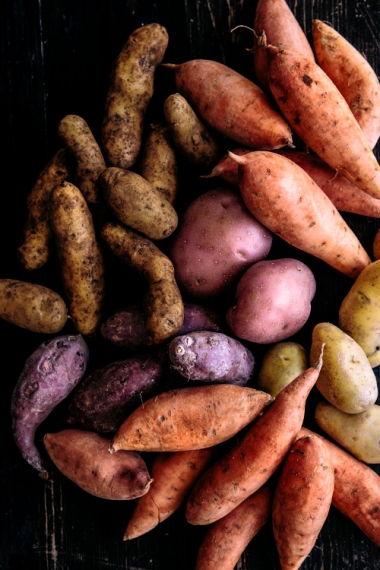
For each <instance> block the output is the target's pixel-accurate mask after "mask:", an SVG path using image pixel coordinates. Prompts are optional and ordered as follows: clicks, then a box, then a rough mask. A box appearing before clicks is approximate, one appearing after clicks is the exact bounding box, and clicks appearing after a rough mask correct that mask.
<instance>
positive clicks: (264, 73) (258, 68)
mask: <svg viewBox="0 0 380 570" xmlns="http://www.w3.org/2000/svg"><path fill="white" fill-rule="evenodd" d="M253 27H254V31H255V35H256V41H255V45H254V48H253V49H252V52H253V62H254V69H255V77H256V80H257V82H258V84H259V85H260V87H261V88H262V89H264V90H265V91H269V83H268V53H267V51H266V49H265V48H264V49H263V48H262V47H260V46H261V45H263V44H264V46H265V43H266V42H267V43H269V44H271V45H274V46H278V47H280V48H286V49H288V50H290V51H294V52H297V53H302V54H303V55H304V56H305V57H308V58H309V59H311V60H312V61H314V54H313V50H312V49H311V46H310V44H309V42H308V39H307V37H306V35H305V33H304V31H303V30H302V28H301V26H300V25H299V23H298V22H297V20H296V18H295V16H294V14H293V12H292V11H291V10H290V8H289V6H288V4H287V3H286V1H285V0H259V1H258V3H257V6H256V12H255V20H254V25H253ZM264 38H265V39H264Z"/></svg>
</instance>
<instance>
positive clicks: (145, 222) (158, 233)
mask: <svg viewBox="0 0 380 570" xmlns="http://www.w3.org/2000/svg"><path fill="white" fill-rule="evenodd" d="M99 181H100V184H101V186H102V189H103V197H104V200H105V202H106V203H107V205H108V207H109V208H110V210H111V211H112V212H113V214H114V215H115V216H116V218H117V219H118V220H119V221H120V222H122V223H123V224H124V225H126V226H128V227H130V228H132V229H134V230H136V231H138V232H140V233H142V234H144V235H145V236H146V237H148V238H149V239H153V240H159V239H164V238H167V237H168V236H170V234H172V233H173V232H174V230H175V229H176V227H177V224H178V217H177V213H176V211H175V209H174V208H173V206H172V205H171V204H170V202H168V200H166V198H164V197H163V196H162V195H161V194H160V192H159V191H158V190H156V189H155V188H154V187H153V186H152V185H151V184H150V183H149V182H148V181H147V180H145V179H144V178H143V177H142V176H140V175H139V174H136V173H135V172H131V171H129V170H123V169H122V168H116V167H111V168H107V169H106V170H104V172H102V174H101V175H100V177H99Z"/></svg>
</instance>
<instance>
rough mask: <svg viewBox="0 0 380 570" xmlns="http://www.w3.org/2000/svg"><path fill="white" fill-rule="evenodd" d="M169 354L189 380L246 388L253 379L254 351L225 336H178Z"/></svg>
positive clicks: (191, 334) (194, 334)
mask: <svg viewBox="0 0 380 570" xmlns="http://www.w3.org/2000/svg"><path fill="white" fill-rule="evenodd" d="M168 351H169V358H170V362H171V365H172V367H173V368H174V370H177V372H179V373H180V374H181V375H182V376H184V377H185V378H187V379H188V380H201V381H203V382H228V383H232V384H236V385H237V386H245V385H246V384H247V383H248V382H249V381H250V380H251V378H252V376H253V370H254V366H255V358H254V356H253V354H252V352H251V351H250V350H249V349H248V348H246V347H245V346H244V345H243V344H242V343H241V342H239V341H238V340H236V339H234V338H232V337H231V336H228V335H226V334H223V333H217V332H210V331H194V332H192V333H188V334H185V335H180V336H176V337H175V338H173V340H172V341H171V342H170V344H169V349H168Z"/></svg>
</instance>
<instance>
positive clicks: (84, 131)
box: [58, 115, 106, 204]
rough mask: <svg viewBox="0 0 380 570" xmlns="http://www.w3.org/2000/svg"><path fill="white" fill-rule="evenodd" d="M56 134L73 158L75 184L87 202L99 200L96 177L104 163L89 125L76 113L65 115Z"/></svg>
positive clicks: (93, 202) (103, 167)
mask: <svg viewBox="0 0 380 570" xmlns="http://www.w3.org/2000/svg"><path fill="white" fill-rule="evenodd" d="M58 135H59V137H60V139H61V141H62V143H63V144H64V145H65V148H66V149H67V151H68V152H69V153H70V154H71V156H72V157H73V158H74V160H75V164H76V168H75V178H74V182H75V185H76V186H78V188H79V190H80V191H81V192H82V194H83V196H84V197H85V199H86V200H87V202H88V203H89V204H97V203H98V202H99V201H100V190H99V186H98V177H99V174H100V173H101V172H103V170H105V168H106V163H105V160H104V158H103V155H102V151H101V150H100V148H99V145H98V143H97V142H96V140H95V137H94V135H93V134H92V132H91V130H90V127H89V126H88V124H87V123H86V121H85V120H84V119H82V117H79V116H78V115H66V117H64V118H63V119H61V120H60V122H59V124H58Z"/></svg>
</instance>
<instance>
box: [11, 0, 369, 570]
mask: <svg viewBox="0 0 380 570" xmlns="http://www.w3.org/2000/svg"><path fill="white" fill-rule="evenodd" d="M289 5H290V7H291V8H292V10H293V11H294V14H295V15H296V17H297V19H298V20H299V22H300V23H301V25H302V26H303V28H304V30H305V32H306V34H307V36H308V37H309V39H310V34H311V22H312V19H313V18H318V19H321V20H325V21H328V22H330V23H331V24H332V25H333V26H334V27H335V28H336V29H337V30H338V31H339V32H341V33H342V34H343V35H344V36H345V37H346V38H347V39H348V40H349V41H350V42H351V43H353V44H354V45H355V47H356V48H358V49H359V50H360V51H361V52H363V53H364V54H365V55H366V56H367V59H368V61H369V62H370V63H371V65H372V66H373V67H374V68H375V70H376V72H377V74H378V75H379V74H380V37H379V30H380V5H379V2H377V1H376V0H363V1H354V0H323V1H322V0H313V2H311V1H310V0H289ZM255 7H256V1H255V0H240V1H239V0H201V1H198V2H197V1H195V0H183V1H182V2H179V1H175V0H171V1H169V0H156V1H154V2H144V1H141V0H126V1H124V2H121V1H120V0H107V1H102V0H92V1H91V2H90V1H85V0H82V1H77V0H66V1H64V2H60V1H58V0H13V1H11V0H5V1H3V2H2V3H1V7H0V43H1V58H0V73H1V77H0V94H1V104H0V114H1V134H2V136H3V144H2V145H1V146H2V151H1V155H0V156H1V171H2V183H1V186H2V190H1V196H2V207H1V214H2V223H1V224H0V231H1V239H0V244H1V248H0V251H1V254H0V255H1V258H0V259H1V264H0V268H1V274H0V277H8V278H15V279H23V280H26V281H27V280H31V281H34V282H38V283H42V284H44V285H47V286H49V287H52V288H54V289H56V290H58V291H61V284H60V280H59V273H58V271H57V266H56V261H54V260H52V261H51V262H49V264H48V266H47V267H45V268H43V269H41V270H39V271H37V272H36V273H33V274H32V275H31V274H28V273H26V271H25V270H23V268H22V267H20V265H19V264H18V262H17V260H16V255H15V253H16V249H17V246H18V244H19V241H20V237H21V232H22V227H23V222H24V215H25V199H26V196H27V193H28V192H29V190H30V188H31V186H32V184H33V183H34V181H35V179H36V177H37V176H38V174H39V172H40V171H41V170H42V168H43V166H44V165H45V164H46V162H47V160H48V159H49V158H50V157H51V156H52V154H53V153H54V152H55V151H56V150H57V147H58V137H57V124H58V122H59V120H60V119H61V118H62V117H64V116H65V115H66V114H68V113H74V114H78V115H81V116H82V117H83V118H85V119H86V121H87V122H88V123H89V125H90V127H91V128H92V130H93V132H94V134H95V135H96V136H98V134H99V127H100V122H101V118H102V113H103V107H104V101H105V95H106V90H107V87H108V77H109V72H110V68H111V64H112V62H113V60H114V58H115V57H116V55H117V54H118V52H119V51H120V49H121V47H122V45H123V44H124V42H125V41H126V39H127V37H128V35H129V34H130V33H131V32H132V31H133V30H134V29H135V28H137V27H139V26H141V25H143V24H146V23H149V22H159V23H161V24H162V25H164V26H166V28H167V30H168V32H169V37H170V43H169V47H168V50H167V53H166V55H165V61H166V62H182V61H185V60H187V59H192V58H209V59H216V60H218V61H221V62H223V63H225V64H227V65H229V66H231V67H233V68H235V69H236V70H237V71H239V72H241V73H243V74H245V75H247V76H248V77H250V78H252V79H254V77H253V72H252V59H251V54H249V53H248V52H247V51H246V49H245V48H246V47H250V45H251V43H252V36H251V33H250V32H249V31H248V30H244V29H240V30H237V31H235V32H234V33H230V30H231V29H232V28H233V27H234V26H237V25H239V24H244V25H247V26H252V24H253V18H254V13H255ZM172 90H173V85H172V84H171V80H170V77H169V75H168V73H166V72H164V70H160V71H159V72H158V74H157V94H156V96H155V101H156V102H155V104H152V109H151V114H152V117H154V116H155V113H157V114H158V115H159V113H160V111H161V104H162V101H163V99H164V97H165V96H166V95H167V94H169V93H170V92H172ZM376 152H377V151H376ZM377 154H378V153H377ZM210 184H211V183H210V182H209V181H208V182H207V181H200V179H199V176H198V174H197V173H196V172H194V169H190V170H189V171H188V172H184V174H183V176H182V180H181V188H180V193H181V200H182V202H180V204H182V208H183V207H184V206H185V205H186V203H188V202H189V201H190V200H191V199H193V198H194V197H195V196H196V195H197V194H199V193H201V192H203V191H204V190H205V189H207V188H208V187H209V185H210ZM180 208H181V206H180ZM344 217H345V219H346V220H347V221H348V223H349V224H350V226H351V227H352V228H353V229H354V231H355V232H356V233H357V235H358V236H359V238H360V239H361V241H362V243H363V244H364V246H365V247H366V249H367V250H368V252H369V253H371V248H372V241H373V238H374V235H375V232H376V230H377V228H378V227H380V220H373V219H369V218H359V217H358V216H354V215H345V216H344ZM271 256H272V258H274V257H279V256H284V257H285V256H298V257H299V258H300V259H302V260H303V261H305V262H306V263H307V264H308V265H309V267H310V268H311V269H312V270H313V271H314V273H315V276H316V279H317V294H316V297H315V299H314V301H313V309H312V314H311V317H310V321H309V323H308V324H307V325H306V326H305V327H304V329H303V330H302V331H301V332H300V333H299V334H298V335H297V336H296V340H298V341H299V342H301V344H303V345H304V346H305V347H308V346H309V343H310V333H311V330H312V327H313V326H314V324H316V323H317V322H319V321H323V320H326V321H330V322H333V323H335V324H337V314H338V308H339V305H340V302H341V300H342V298H343V296H344V294H345V293H346V292H347V291H348V289H349V287H350V285H351V282H350V281H349V280H348V278H345V277H343V276H341V275H338V274H337V272H336V271H334V270H332V269H330V268H328V267H326V266H325V265H324V264H323V263H321V262H319V261H317V260H314V259H310V257H308V256H305V255H302V254H301V253H299V254H298V252H297V253H296V252H295V251H294V250H292V249H291V248H290V247H288V246H285V245H284V244H282V243H280V242H278V241H276V240H275V243H274V247H273V250H272V252H271ZM129 278H130V275H129V273H128V272H127V271H125V270H124V269H123V268H122V267H121V266H120V265H116V269H115V271H114V276H113V279H114V280H113V283H112V286H111V289H112V293H113V296H112V302H111V304H110V305H109V306H108V310H111V308H114V307H116V305H117V303H121V302H122V301H123V302H124V303H125V302H128V301H130V300H131V294H132V293H133V291H132V289H133V288H132V286H131V285H130V283H129ZM112 303H113V305H112ZM0 335H1V336H0V338H1V351H0V354H1V364H2V373H1V392H2V397H1V401H0V405H1V417H2V426H3V428H2V429H3V432H2V437H1V441H2V445H1V467H0V469H1V499H0V570H21V569H23V570H87V569H89V568H91V570H111V569H112V570H122V569H125V570H150V569H154V570H171V569H178V568H181V569H182V570H191V569H192V568H193V567H194V562H195V559H196V554H197V549H198V546H199V544H200V542H201V540H202V536H203V534H204V530H205V529H204V528H196V527H191V526H190V525H188V524H186V522H185V520H184V513H183V510H181V511H180V512H178V513H176V514H175V515H174V516H173V517H172V518H170V519H168V520H167V521H166V522H164V523H162V525H161V526H159V527H158V528H156V529H155V530H154V531H151V532H150V533H149V534H148V535H146V536H144V537H142V538H140V539H136V540H134V541H131V542H130V543H125V542H123V541H122V535H123V532H124V529H125V526H126V523H127V521H128V517H129V515H130V513H131V509H132V505H131V503H129V502H128V503H122V502H111V501H110V502H108V501H103V500H100V499H96V498H94V497H92V496H90V495H88V494H86V493H84V492H83V491H81V490H80V489H79V488H77V487H76V486H75V485H74V484H72V483H71V482H70V481H68V480H67V479H65V478H64V477H62V476H61V475H60V474H59V473H58V472H57V471H55V470H54V469H52V473H51V478H50V479H49V480H48V481H47V482H46V481H43V480H41V479H40V478H39V477H38V475H37V473H36V472H35V471H33V470H32V468H30V467H29V466H28V465H27V464H26V463H25V462H24V461H23V459H22V458H21V457H20V454H19V452H18V450H17V449H16V446H15V444H14V442H13V437H12V433H11V425H10V412H9V404H10V397H11V393H12V390H13V387H14V385H15V382H16V380H17V378H18V376H19V374H20V372H21V370H22V368H23V365H24V362H25V360H26V358H27V356H29V354H31V352H32V351H33V350H35V348H37V346H38V345H39V344H40V343H41V342H42V341H43V340H45V338H43V337H41V336H39V335H35V334H32V333H29V332H27V331H23V330H20V329H18V328H17V327H15V326H13V325H11V324H9V323H6V322H0ZM89 345H90V350H91V354H92V360H91V367H92V368H95V367H97V366H98V365H100V364H105V363H106V362H108V361H110V359H111V358H115V359H116V358H117V357H120V354H118V355H116V353H115V352H112V351H111V350H110V349H109V347H104V344H102V342H101V339H99V338H92V339H89ZM314 403H315V402H314V401H313V398H311V401H310V403H309V406H310V409H309V410H308V415H307V421H308V422H309V425H311V426H313V420H312V406H313V405H314ZM54 418H56V419H54ZM59 418H60V416H59V411H57V412H56V414H55V416H54V417H53V419H50V420H48V421H47V423H46V425H45V426H43V429H45V430H46V431H47V430H48V429H51V428H53V429H54V428H55V427H59V425H60V423H59V422H60V419H59ZM313 427H314V426H313ZM41 433H43V430H42V431H41ZM40 443H41V442H40ZM374 469H375V470H377V472H379V467H378V466H377V467H374ZM379 506H380V505H379ZM237 568H239V570H253V569H255V570H264V569H265V570H272V569H273V570H275V569H278V568H279V565H278V562H277V558H276V554H275V549H274V543H273V538H272V535H271V530H270V527H269V525H267V526H266V527H265V528H264V529H262V531H260V533H259V535H258V536H257V537H256V538H255V539H254V540H253V541H252V543H251V544H250V545H249V547H248V548H247V550H246V552H245V553H244V555H243V556H242V558H241V560H240V561H239V564H238V566H237ZM303 568H304V569H305V570H322V569H323V570H330V569H331V570H332V569H334V570H337V569H343V568H350V570H376V569H380V549H379V548H378V547H376V546H375V545H374V544H373V543H371V541H370V540H369V539H367V538H366V537H365V536H364V535H363V533H362V532H361V531H359V530H358V529H357V528H356V527H355V526H354V525H353V524H352V523H351V522H350V521H349V520H348V519H346V518H344V517H343V516H342V515H340V513H339V512H337V511H335V510H334V509H332V510H331V513H330V515H329V517H328V520H327V522H326V524H325V526H324V528H323V530H322V532H321V535H320V537H319V539H318V542H317V544H316V547H315V548H314V550H313V552H312V554H311V556H310V557H308V559H307V560H306V561H305V562H304V565H303Z"/></svg>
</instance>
